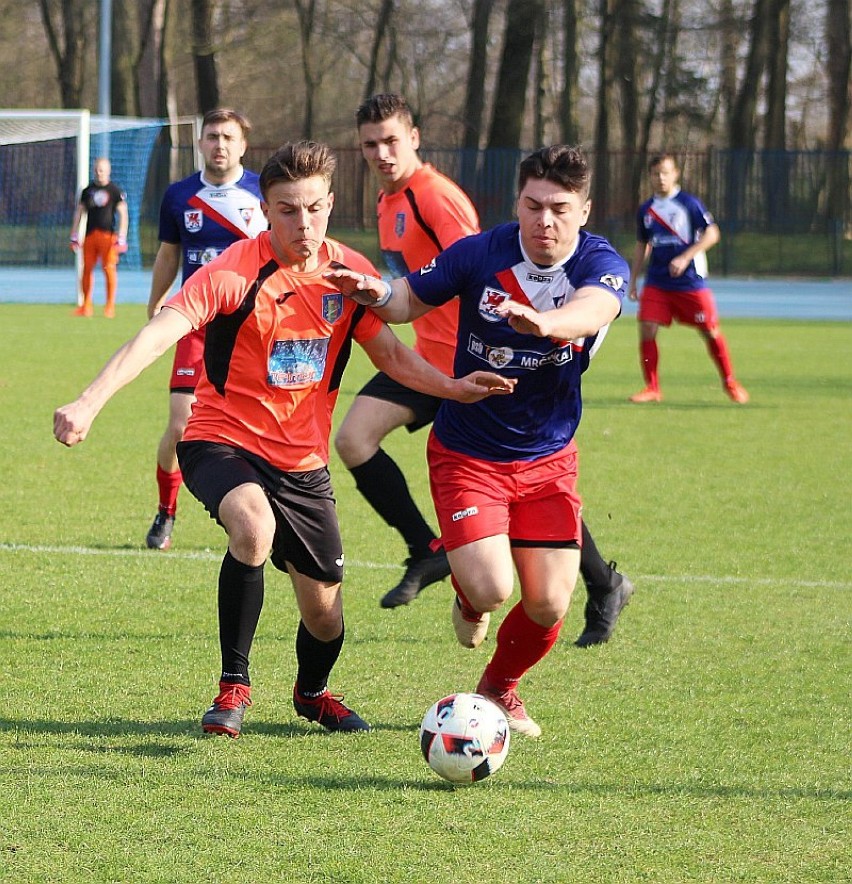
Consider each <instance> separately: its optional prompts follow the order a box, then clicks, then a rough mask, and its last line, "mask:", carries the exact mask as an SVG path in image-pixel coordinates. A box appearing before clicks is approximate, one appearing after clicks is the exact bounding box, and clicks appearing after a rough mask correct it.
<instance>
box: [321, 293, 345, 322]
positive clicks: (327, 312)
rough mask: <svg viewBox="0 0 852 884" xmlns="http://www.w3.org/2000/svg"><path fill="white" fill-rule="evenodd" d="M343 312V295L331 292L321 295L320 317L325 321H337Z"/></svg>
mask: <svg viewBox="0 0 852 884" xmlns="http://www.w3.org/2000/svg"><path fill="white" fill-rule="evenodd" d="M342 314H343V295H342V294H341V293H340V292H333V293H332V294H330V295H323V296H322V318H323V319H324V320H325V321H326V322H337V320H338V319H340V317H341V315H342Z"/></svg>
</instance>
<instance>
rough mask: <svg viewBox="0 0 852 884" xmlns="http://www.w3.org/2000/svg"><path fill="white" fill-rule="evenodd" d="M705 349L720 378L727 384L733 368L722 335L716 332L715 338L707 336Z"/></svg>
mask: <svg viewBox="0 0 852 884" xmlns="http://www.w3.org/2000/svg"><path fill="white" fill-rule="evenodd" d="M707 350H708V352H709V353H710V358H711V359H712V360H713V362H714V363H715V364H716V368H718V369H719V374H720V375H721V376H722V380H723V381H724V382H725V383H726V384H727V383H730V382H731V381H732V380H733V379H734V368H733V366H732V365H731V354H730V353H729V352H728V342H727V341H726V340H725V337H724V335H722V334H718V335H716V337H715V338H707Z"/></svg>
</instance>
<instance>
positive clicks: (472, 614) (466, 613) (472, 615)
mask: <svg viewBox="0 0 852 884" xmlns="http://www.w3.org/2000/svg"><path fill="white" fill-rule="evenodd" d="M450 583H452V585H453V589H454V590H455V591H456V595H457V596H458V597H459V603H460V604H461V613H462V617H464V619H465V620H470V622H471V623H476V622H477V621H478V620H481V619H482V613H481V612H480V611H477V610H476V609H475V608H474V607H473V606H472V605H471V603H470V602H469V601H468V600H467V596H466V595H465V594H464V593H463V592H462V589H461V587H460V586H459V582H458V580H456V575H455V574H450Z"/></svg>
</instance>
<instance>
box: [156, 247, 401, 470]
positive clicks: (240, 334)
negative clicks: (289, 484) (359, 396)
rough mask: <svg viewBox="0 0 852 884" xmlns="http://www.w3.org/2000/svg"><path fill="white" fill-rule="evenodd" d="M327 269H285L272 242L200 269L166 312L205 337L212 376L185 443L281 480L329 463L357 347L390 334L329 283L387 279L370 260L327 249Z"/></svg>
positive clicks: (323, 255)
mask: <svg viewBox="0 0 852 884" xmlns="http://www.w3.org/2000/svg"><path fill="white" fill-rule="evenodd" d="M319 257H320V261H319V266H318V267H317V269H316V270H313V271H311V272H309V273H298V272H296V271H294V270H292V269H291V268H289V267H282V266H280V265H279V264H278V262H277V260H276V258H275V254H274V252H273V250H272V244H271V242H270V234H269V233H268V232H263V233H261V234H260V235H259V236H258V237H257V238H256V239H250V240H243V241H241V242H238V243H235V244H234V245H233V246H231V247H230V248H229V249H228V250H227V251H226V252H224V253H223V254H222V255H220V256H219V257H217V258H216V259H214V260H213V261H211V262H210V263H209V264H206V265H204V266H203V267H201V268H199V269H198V270H197V271H196V272H195V273H194V274H193V275H192V276H191V277H190V278H189V279H188V280H187V282H186V283H185V284H184V286H183V287H182V288H181V289H180V291H179V292H178V293H177V294H176V295H175V296H174V297H172V298H171V299H170V300H169V301H168V302H167V303H166V305H165V306H166V307H169V308H171V309H173V310H177V311H178V312H179V313H181V314H182V315H183V316H185V317H186V318H187V319H188V320H189V321H190V322H191V323H192V325H193V327H194V328H205V329H206V336H205V343H204V368H205V370H204V372H203V373H202V376H201V379H200V381H199V383H198V386H197V388H196V390H195V396H196V402H195V404H194V405H193V407H192V415H191V417H190V419H189V423H188V424H187V427H186V431H185V432H184V434H183V438H184V439H185V440H186V441H193V440H196V441H210V442H223V443H225V444H228V445H234V446H236V447H239V448H244V449H246V450H247V451H251V452H252V453H254V454H257V455H259V456H260V457H262V458H264V459H265V460H267V461H268V462H269V463H271V464H272V465H273V466H275V467H278V469H281V470H287V471H291V472H304V471H307V470H315V469H319V468H320V467H323V466H325V465H326V464H327V463H328V440H329V435H330V433H331V416H332V412H333V410H334V405H335V402H336V400H337V395H338V392H339V387H340V379H341V376H342V374H343V368H344V367H345V365H346V362H347V361H348V359H349V355H350V353H351V346H352V340H353V338H354V340H356V341H359V342H366V341H369V340H372V339H373V338H374V337H375V336H376V335H377V334H379V332H380V331H381V329H382V328H383V327H384V324H383V323H382V321H381V320H380V319H379V318H378V317H377V316H376V315H375V314H374V313H373V311H372V310H367V309H365V308H362V307H360V306H359V305H358V304H356V303H355V302H354V301H352V300H351V299H349V298H344V297H343V295H342V294H341V293H340V290H339V289H338V288H337V287H336V286H335V285H334V283H333V282H330V281H329V280H326V279H324V278H323V273H324V272H326V271H328V270H330V269H334V268H339V267H345V268H348V269H350V270H354V271H355V272H357V273H367V274H371V275H373V276H375V275H378V274H377V271H376V268H375V267H373V265H372V264H371V263H370V262H369V261H368V260H367V259H366V258H365V257H364V256H363V255H361V254H359V253H358V252H355V251H353V250H352V249H349V248H347V247H346V246H344V245H342V244H341V243H338V242H336V241H334V240H330V239H326V241H325V243H324V244H323V247H322V250H321V252H320V256H319Z"/></svg>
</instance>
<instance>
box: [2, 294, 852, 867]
mask: <svg viewBox="0 0 852 884" xmlns="http://www.w3.org/2000/svg"><path fill="white" fill-rule="evenodd" d="M142 320H143V308H142V307H141V306H138V307H125V308H123V309H120V311H119V316H118V318H117V319H116V320H115V321H113V322H108V321H106V320H103V319H101V318H100V317H96V318H95V319H93V320H87V321H86V320H74V319H71V318H70V317H69V315H68V308H65V307H57V306H44V307H39V306H16V305H13V306H0V323H2V330H3V331H2V338H0V340H2V343H3V355H2V360H0V406H2V413H3V415H4V426H5V427H6V430H5V432H4V433H3V434H2V438H0V464H2V467H3V474H4V475H5V476H6V479H5V480H4V481H3V483H2V488H0V513H2V515H0V519H2V531H0V579H1V580H2V596H0V599H2V601H0V606H2V607H1V608H0V610H2V622H0V667H2V668H0V684H2V688H0V691H2V693H0V696H1V697H2V710H0V789H2V795H3V811H2V820H3V823H2V826H0V881H4V882H5V881H9V882H13V881H14V882H58V881H61V882H65V881H74V882H76V881H81V882H82V881H85V882H112V881H117V882H198V881H210V882H220V881H221V882H225V881H235V882H258V881H284V882H347V884H349V882H351V884H362V882H363V884H368V882H431V881H438V882H442V884H443V882H448V884H473V882H482V881H488V882H496V884H503V882H506V884H509V882H511V884H518V882H523V884H527V882H671V884H679V882H687V881H689V882H696V881H699V882H713V884H716V882H806V884H811V882H826V884H828V882H831V884H835V882H840V881H848V880H849V876H850V868H851V867H852V848H850V836H851V835H852V831H850V830H852V825H850V822H852V819H851V816H852V815H850V807H852V805H851V804H850V798H852V783H850V779H851V778H850V762H849V759H850V744H852V740H850V737H851V736H852V732H850V674H852V672H850V670H852V666H850V661H852V657H850V645H849V622H850V613H852V592H850V590H852V579H850V551H849V527H848V526H849V512H850V499H852V480H850V475H852V469H850V457H849V450H850V446H849V432H850V408H849V404H850V378H852V326H850V325H848V324H830V323H793V322H780V321H778V322H768V321H763V322H754V321H737V322H733V321H729V322H727V323H726V325H725V328H726V331H727V334H728V338H729V341H730V344H731V348H732V352H733V355H734V360H735V364H736V366H737V368H738V372H739V374H740V376H741V379H742V381H743V383H744V384H745V385H746V386H747V387H748V388H749V390H750V392H751V394H752V397H753V401H752V403H751V404H750V405H748V406H746V407H739V406H735V405H733V404H732V403H730V402H729V401H728V400H727V399H726V398H725V397H724V396H723V394H722V392H721V389H720V386H719V384H718V381H717V380H716V378H715V376H714V372H713V369H712V366H711V364H710V361H709V359H708V358H707V356H706V354H705V352H704V349H703V347H702V345H701V344H700V342H699V340H698V338H697V336H696V335H695V334H694V333H691V332H689V331H687V330H684V329H673V330H671V331H669V332H668V333H665V334H664V335H663V337H662V338H661V355H662V362H661V370H662V378H663V385H664V392H665V394H666V401H665V402H664V403H662V404H661V405H653V406H633V405H630V404H629V403H628V402H627V401H626V399H627V396H628V395H629V394H630V393H632V392H634V391H635V390H636V389H638V388H639V386H640V385H641V380H640V377H639V371H638V366H637V358H636V344H635V339H636V329H635V325H634V322H633V321H632V320H627V319H625V320H622V321H620V322H619V323H616V325H615V327H614V328H613V330H612V332H611V334H610V337H609V338H608V339H607V342H606V344H605V346H604V347H603V349H602V351H601V353H600V354H599V356H598V357H597V358H596V360H595V364H594V365H593V368H592V371H591V372H590V374H589V375H588V376H587V378H586V383H585V385H584V386H585V391H584V392H585V398H586V401H587V410H586V414H585V416H584V420H583V424H582V427H581V430H580V434H579V439H580V446H581V452H582V470H581V476H582V479H581V488H582V491H583V493H584V498H585V501H586V515H587V518H588V521H589V524H590V526H591V528H592V530H593V532H594V534H595V535H596V537H597V540H598V543H599V546H600V547H601V549H602V551H603V552H604V554H605V555H608V556H610V557H612V558H616V559H617V560H618V562H619V566H620V567H621V568H622V569H623V570H624V571H625V572H626V573H628V574H629V575H630V576H631V577H632V578H633V579H634V581H635V583H636V585H637V591H636V595H635V596H634V599H633V601H632V603H631V604H630V606H629V607H628V608H627V609H626V610H625V613H624V615H623V617H622V619H621V622H620V625H619V628H618V630H617V632H616V635H615V637H614V638H613V640H612V641H611V642H610V643H609V644H608V645H606V646H603V647H598V648H593V649H588V650H580V649H577V648H575V647H574V646H573V644H572V642H573V639H574V638H575V637H576V635H577V634H578V633H579V631H580V627H581V619H582V617H581V615H582V606H583V603H584V601H585V592H584V591H583V589H582V587H580V588H578V590H577V594H576V597H575V601H574V604H573V606H572V609H571V611H570V612H569V616H568V618H567V621H566V624H565V628H564V631H563V635H562V638H561V640H560V642H559V643H558V644H557V646H556V647H555V648H554V650H553V652H552V653H551V654H550V656H549V657H548V658H547V659H546V660H545V661H544V662H543V663H542V664H540V665H539V666H538V667H536V669H535V670H533V672H532V673H530V674H529V675H528V677H527V678H526V679H525V681H524V683H523V686H522V687H523V690H522V694H523V696H524V698H525V699H526V701H527V705H528V707H529V709H530V712H531V714H532V715H533V717H534V718H535V719H536V720H537V721H539V723H540V724H541V725H542V727H543V729H544V734H543V736H542V738H541V739H539V740H537V741H530V740H524V739H523V738H521V737H518V738H517V739H516V740H515V741H514V743H513V746H512V750H511V752H510V754H509V758H508V760H507V762H506V764H505V766H504V767H503V769H502V770H501V771H500V772H499V773H498V774H497V775H496V776H495V777H494V778H493V779H492V780H487V781H485V782H483V783H481V784H478V785H476V786H474V787H470V788H466V789H456V790H454V789H452V788H451V787H450V786H449V785H448V784H445V783H444V782H443V781H441V780H439V779H438V778H437V777H435V776H434V775H433V774H432V773H431V771H429V769H428V768H427V767H426V766H425V764H424V763H423V761H422V760H421V758H420V756H419V750H418V740H417V730H418V725H419V722H420V719H421V717H422V715H423V713H424V712H425V710H426V709H427V707H428V706H429V705H431V703H432V702H433V701H434V700H436V699H437V698H438V697H440V696H442V695H444V694H446V693H450V692H452V691H456V690H470V689H472V688H473V687H474V685H475V684H476V681H477V679H478V677H479V674H480V672H481V670H482V667H483V666H484V663H485V660H486V659H487V656H488V654H489V648H491V647H493V644H492V642H491V641H489V642H487V643H486V645H485V646H484V649H480V650H479V651H465V650H463V649H462V648H460V647H459V646H458V645H457V644H456V643H455V640H454V637H453V633H452V628H451V626H450V622H449V606H450V599H451V595H450V593H451V590H450V588H449V585H448V584H447V583H444V584H441V585H439V586H437V587H433V588H430V589H429V590H427V591H426V592H424V594H423V596H422V597H421V598H420V599H418V600H417V601H416V603H414V604H412V605H411V606H409V607H408V608H405V609H402V610H395V611H383V610H381V609H380V608H379V606H378V599H379V597H380V595H381V594H382V593H383V592H384V591H385V590H386V589H387V588H388V587H389V586H390V585H392V583H393V582H395V578H396V577H397V576H398V574H399V573H400V567H399V563H400V562H401V560H402V559H403V557H404V555H405V551H404V549H403V548H402V544H401V543H400V541H399V540H398V539H397V538H396V537H395V536H393V535H392V534H391V532H390V531H389V530H388V529H387V528H386V527H385V526H384V525H383V524H381V523H379V521H378V520H377V517H374V516H373V515H372V514H371V512H369V511H368V509H367V507H366V505H365V504H364V503H363V501H362V500H361V499H360V497H359V496H358V495H357V493H356V492H355V490H354V485H353V483H352V481H351V479H350V477H349V476H348V474H347V473H346V472H345V470H343V469H342V468H341V466H340V465H339V463H338V462H336V461H333V462H332V470H333V475H334V478H335V486H336V490H337V495H338V503H339V509H340V516H341V522H342V528H343V532H344V540H345V542H346V550H347V561H348V563H349V564H348V570H347V578H346V583H345V597H346V606H347V612H346V623H347V643H346V647H345V648H344V652H343V656H342V658H341V661H340V663H339V664H338V667H337V669H336V670H335V677H334V681H333V684H332V687H333V689H335V690H337V691H340V692H342V693H345V694H346V697H347V701H348V702H351V704H352V705H353V706H354V707H355V708H356V709H357V710H358V711H359V712H360V713H361V714H363V715H364V717H365V718H367V719H368V720H369V721H371V722H372V723H373V725H374V731H373V732H372V733H371V734H366V735H356V736H349V737H345V736H342V735H329V734H326V733H324V732H321V731H320V730H319V729H317V728H315V727H313V726H310V725H308V724H307V723H306V722H304V721H303V720H302V719H298V718H296V716H295V714H294V712H293V710H292V707H291V705H290V702H289V695H290V691H291V689H292V682H293V677H294V647H293V646H294V638H295V626H296V614H295V606H294V602H293V599H292V595H291V592H290V589H289V586H288V584H287V582H286V581H285V580H284V579H283V578H282V576H281V575H280V574H278V572H275V571H274V570H273V569H271V568H270V569H268V571H267V575H268V578H267V595H266V599H267V601H266V607H265V610H264V614H263V617H262V619H261V624H260V629H259V633H258V637H257V640H256V644H255V649H254V655H253V661H252V662H253V676H254V681H255V688H254V698H255V705H254V707H253V708H252V709H251V710H249V713H248V715H247V717H246V725H245V728H244V732H243V737H242V738H241V739H240V740H237V741H230V740H226V739H224V738H219V739H209V738H202V736H201V733H200V728H199V718H200V715H201V713H202V712H203V710H204V709H205V708H206V706H207V705H208V704H209V702H210V699H211V698H212V696H213V694H214V693H215V680H216V677H217V675H218V642H217V636H216V614H215V589H214V586H215V580H216V574H217V571H218V563H219V560H220V557H221V554H222V551H223V549H224V542H223V535H222V534H221V532H220V530H219V529H218V528H217V527H216V526H215V525H214V524H213V523H212V522H210V521H209V520H208V519H207V517H206V515H205V514H204V512H203V511H202V509H201V507H200V506H199V505H198V504H197V503H196V502H195V501H194V500H192V499H191V498H190V497H189V495H188V494H187V493H186V492H185V491H184V492H182V496H181V503H180V512H179V518H178V523H177V529H176V534H175V545H174V547H173V549H172V551H171V552H169V553H151V552H148V551H146V550H143V549H142V543H143V539H144V535H145V532H146V530H147V528H148V525H149V523H150V520H151V518H152V517H153V514H154V504H155V488H154V454H155V446H156V442H157V439H158V438H159V435H160V433H161V431H162V428H163V425H164V422H165V415H166V392H165V390H166V383H167V377H168V368H169V365H168V364H167V363H168V362H169V360H168V358H165V359H163V360H161V362H160V363H158V364H157V365H155V366H153V367H152V368H151V369H149V371H148V372H146V373H145V374H144V375H143V376H142V377H141V378H139V379H138V380H137V381H136V382H135V383H134V384H133V385H132V386H131V387H129V388H128V389H126V390H124V391H122V392H121V393H119V394H118V396H117V397H116V398H115V400H114V401H113V402H112V403H110V405H109V406H107V408H106V409H105V410H104V412H103V413H102V415H101V416H100V418H99V420H98V422H97V423H96V425H95V428H94V430H93V432H92V434H91V436H90V437H89V439H88V440H87V441H86V443H85V444H84V445H82V446H80V447H78V448H76V449H74V450H71V451H69V450H66V449H64V448H62V447H61V446H60V445H58V444H57V443H56V442H54V441H53V439H52V436H51V423H52V412H53V409H54V408H55V407H56V406H57V405H60V404H62V403H65V402H67V401H69V400H70V399H71V398H73V397H74V396H76V395H77V393H78V392H79V391H80V389H81V388H82V387H83V386H84V385H85V383H86V382H88V380H89V379H90V377H91V376H92V375H93V374H94V372H95V371H96V370H97V369H98V368H99V367H100V365H101V364H102V363H103V361H104V360H105V359H106V357H107V356H108V355H109V354H110V353H111V352H112V351H113V350H114V349H115V348H116V347H117V346H118V345H119V344H120V343H121V342H122V341H123V340H124V339H125V338H126V337H129V335H130V334H131V333H132V332H133V330H134V329H135V328H136V327H138V325H139V324H141V322H142ZM356 349H357V348H356ZM368 372H369V368H368V366H367V365H366V364H365V362H364V360H363V358H362V356H361V354H360V353H358V354H357V355H356V357H355V359H354V360H353V364H352V365H351V366H350V369H349V371H348V373H347V375H346V377H345V380H344V388H343V393H342V396H341V403H340V408H339V414H338V416H342V413H343V410H344V409H345V408H346V406H347V404H348V401H349V399H350V398H351V396H352V395H353V393H354V392H355V391H356V390H357V389H358V388H359V386H360V384H361V383H362V381H363V380H364V379H365V378H366V376H367V375H368ZM424 441H425V437H424V434H422V433H421V434H419V435H417V436H415V437H408V436H407V435H406V434H396V435H395V436H393V437H391V439H390V440H389V444H388V449H389V451H390V453H391V454H392V455H393V456H394V457H396V458H397V459H398V460H399V461H400V462H401V463H403V464H404V466H405V468H406V470H407V472H408V474H409V476H410V478H411V482H412V485H413V486H414V488H415V493H416V494H417V496H418V497H419V498H420V499H421V500H422V501H424V503H425V502H426V501H427V500H428V492H427V485H426V477H425V468H424V460H423V444H424ZM497 619H498V620H499V617H498V618H497ZM494 625H495V626H496V623H495V624H494ZM493 632H494V630H493V628H492V636H493Z"/></svg>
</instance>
